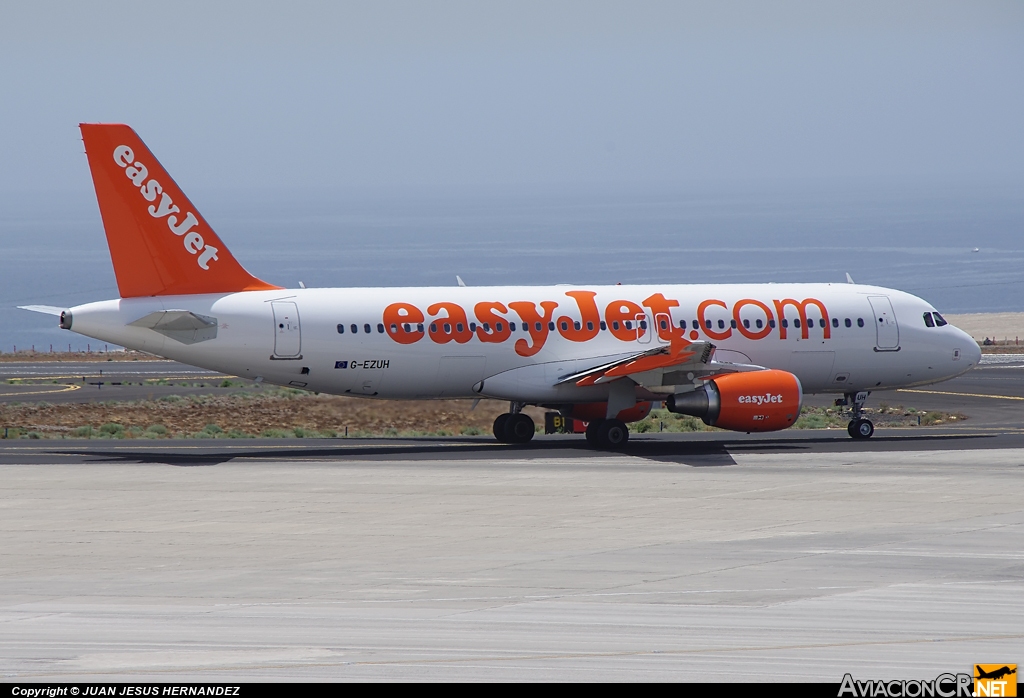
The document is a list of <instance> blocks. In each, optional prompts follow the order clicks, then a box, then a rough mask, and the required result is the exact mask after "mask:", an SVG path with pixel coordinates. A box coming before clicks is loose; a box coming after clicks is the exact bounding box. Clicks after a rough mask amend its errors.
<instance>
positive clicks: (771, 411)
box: [665, 369, 803, 431]
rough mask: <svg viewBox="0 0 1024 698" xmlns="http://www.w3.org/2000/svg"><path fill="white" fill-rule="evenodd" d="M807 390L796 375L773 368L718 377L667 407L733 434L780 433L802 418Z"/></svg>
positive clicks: (669, 401) (671, 399)
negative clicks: (754, 432)
mask: <svg viewBox="0 0 1024 698" xmlns="http://www.w3.org/2000/svg"><path fill="white" fill-rule="evenodd" d="M802 404H803V388H802V386H801V385H800V379H799V378H797V377H796V376H794V375H793V374H792V373H788V372H786V371H779V370H776V369H769V370H766V371H751V372H749V373H726V374H723V375H721V376H715V377H714V378H711V379H710V380H708V381H707V382H706V383H705V384H704V385H703V386H701V387H700V388H697V389H696V390H694V391H693V392H691V393H680V394H678V395H672V396H670V397H669V398H668V399H667V400H666V401H665V407H667V408H668V409H669V410H670V411H671V412H675V413H677V414H688V415H691V416H693V417H700V418H701V419H702V420H703V421H704V423H705V424H708V425H710V426H713V427H719V428H722V429H731V430H732V431H778V430H779V429H785V428H787V427H791V426H793V423H794V422H795V421H796V420H797V417H799V416H800V406H801V405H802Z"/></svg>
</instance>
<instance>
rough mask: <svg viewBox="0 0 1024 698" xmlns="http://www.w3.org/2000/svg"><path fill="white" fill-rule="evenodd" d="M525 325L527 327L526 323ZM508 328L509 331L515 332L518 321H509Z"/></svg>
mask: <svg viewBox="0 0 1024 698" xmlns="http://www.w3.org/2000/svg"><path fill="white" fill-rule="evenodd" d="M523 327H526V324H525V323H524V324H523ZM508 330H509V332H515V331H516V323H514V322H510V323H508Z"/></svg>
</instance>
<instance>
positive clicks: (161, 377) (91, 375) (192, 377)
mask: <svg viewBox="0 0 1024 698" xmlns="http://www.w3.org/2000/svg"><path fill="white" fill-rule="evenodd" d="M0 375H2V374H0ZM125 375H126V374H124V373H108V374H107V375H106V376H101V375H100V374H98V373H69V374H67V375H63V376H10V377H7V378H4V379H3V380H12V381H48V380H71V379H76V378H108V377H110V378H120V377H123V376H125ZM146 376H153V377H152V378H147V377H146ZM129 377H130V378H131V379H132V380H140V381H183V380H214V379H215V378H238V376H229V375H226V374H224V373H216V374H213V375H200V374H193V375H189V376H164V375H160V374H157V373H153V374H150V373H145V374H142V375H139V376H135V375H131V376H129Z"/></svg>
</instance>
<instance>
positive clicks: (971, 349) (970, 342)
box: [956, 327, 981, 366]
mask: <svg viewBox="0 0 1024 698" xmlns="http://www.w3.org/2000/svg"><path fill="white" fill-rule="evenodd" d="M956 331H957V333H959V335H960V336H959V338H958V339H959V341H958V342H957V343H958V344H960V346H959V347H958V348H959V349H960V354H961V360H962V361H966V362H967V363H969V364H973V365H975V366H977V365H978V364H980V363H981V347H979V346H978V343H977V342H975V341H974V337H972V336H971V335H969V334H967V333H966V332H964V331H963V330H961V329H960V328H959V327H958V328H956Z"/></svg>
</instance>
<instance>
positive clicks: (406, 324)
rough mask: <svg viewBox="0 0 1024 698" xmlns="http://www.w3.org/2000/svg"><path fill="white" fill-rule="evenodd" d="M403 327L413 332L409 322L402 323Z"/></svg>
mask: <svg viewBox="0 0 1024 698" xmlns="http://www.w3.org/2000/svg"><path fill="white" fill-rule="evenodd" d="M402 329H403V330H405V331H406V332H412V327H410V326H409V323H408V322H407V323H405V324H404V325H402Z"/></svg>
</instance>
